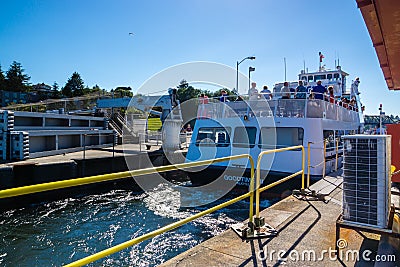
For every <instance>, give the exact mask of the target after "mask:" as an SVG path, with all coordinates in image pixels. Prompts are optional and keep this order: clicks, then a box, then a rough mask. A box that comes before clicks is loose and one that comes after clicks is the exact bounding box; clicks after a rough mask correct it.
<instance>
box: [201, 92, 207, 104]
mask: <svg viewBox="0 0 400 267" xmlns="http://www.w3.org/2000/svg"><path fill="white" fill-rule="evenodd" d="M199 103H200V104H208V96H207V95H206V94H204V93H202V94H200V96H199Z"/></svg>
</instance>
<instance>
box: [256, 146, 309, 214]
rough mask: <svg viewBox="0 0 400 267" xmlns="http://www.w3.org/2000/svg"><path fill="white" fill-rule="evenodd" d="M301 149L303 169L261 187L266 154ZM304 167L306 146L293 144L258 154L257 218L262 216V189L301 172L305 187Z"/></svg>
mask: <svg viewBox="0 0 400 267" xmlns="http://www.w3.org/2000/svg"><path fill="white" fill-rule="evenodd" d="M299 148H300V149H301V158H302V160H301V161H302V167H301V168H302V169H301V171H298V172H296V173H294V174H291V175H289V176H286V177H285V178H282V179H280V180H278V181H276V182H274V183H272V184H269V185H267V186H264V187H262V188H260V180H261V170H260V167H261V159H262V157H263V156H264V155H267V154H271V153H278V152H283V151H289V150H295V149H299ZM304 168H305V151H304V146H291V147H284V148H278V149H272V150H267V151H263V152H261V153H260V154H259V155H258V159H257V174H256V218H260V193H261V192H262V191H265V190H267V189H269V188H271V187H274V186H276V185H278V184H281V183H283V182H285V181H287V180H289V179H291V178H293V177H295V176H297V175H299V174H301V188H302V189H304Z"/></svg>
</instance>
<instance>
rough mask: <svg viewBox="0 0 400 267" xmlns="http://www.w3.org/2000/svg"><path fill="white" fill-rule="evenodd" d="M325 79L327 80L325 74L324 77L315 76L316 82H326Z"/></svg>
mask: <svg viewBox="0 0 400 267" xmlns="http://www.w3.org/2000/svg"><path fill="white" fill-rule="evenodd" d="M325 79H326V75H325V74H323V75H315V81H318V80H325Z"/></svg>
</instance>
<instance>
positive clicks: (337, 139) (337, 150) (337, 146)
mask: <svg viewBox="0 0 400 267" xmlns="http://www.w3.org/2000/svg"><path fill="white" fill-rule="evenodd" d="M338 160H339V138H336V162H335V171H337V168H338Z"/></svg>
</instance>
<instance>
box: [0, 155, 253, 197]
mask: <svg viewBox="0 0 400 267" xmlns="http://www.w3.org/2000/svg"><path fill="white" fill-rule="evenodd" d="M240 158H248V159H249V161H250V164H251V166H252V168H253V169H254V160H253V158H252V157H251V156H250V155H248V154H242V155H236V156H230V157H223V158H217V159H211V160H203V161H197V162H188V163H181V164H175V165H167V166H160V167H151V168H146V169H139V170H132V171H125V172H117V173H111V174H102V175H94V176H89V177H85V178H75V179H69V180H63V181H57V182H49V183H42V184H35V185H27V186H22V187H16V188H10V189H4V190H0V199H1V198H8V197H15V196H21V195H27V194H32V193H39V192H44V191H50V190H55V189H62V188H68V187H74V186H80V185H87V184H93V183H98V182H105V181H112V180H117V179H123V178H130V177H133V176H141V175H147V174H153V173H156V172H166V171H172V170H178V169H187V168H191V167H198V166H204V165H207V164H213V163H218V162H223V161H228V160H235V159H240ZM250 182H251V180H250Z"/></svg>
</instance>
